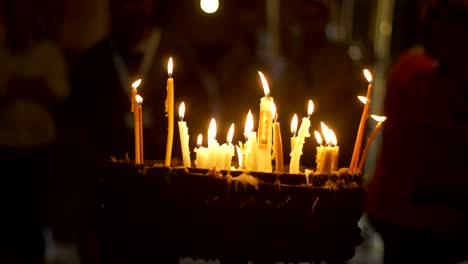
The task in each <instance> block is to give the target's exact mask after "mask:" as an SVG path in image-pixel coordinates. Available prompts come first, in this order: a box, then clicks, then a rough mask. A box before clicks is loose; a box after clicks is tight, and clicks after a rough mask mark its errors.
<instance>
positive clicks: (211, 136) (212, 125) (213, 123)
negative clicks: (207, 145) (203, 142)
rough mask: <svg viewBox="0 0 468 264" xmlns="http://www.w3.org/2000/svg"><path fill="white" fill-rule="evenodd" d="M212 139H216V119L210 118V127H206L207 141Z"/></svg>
mask: <svg viewBox="0 0 468 264" xmlns="http://www.w3.org/2000/svg"><path fill="white" fill-rule="evenodd" d="M212 139H216V120H215V119H214V118H212V119H211V122H210V127H209V128H208V142H209V141H210V140H212Z"/></svg>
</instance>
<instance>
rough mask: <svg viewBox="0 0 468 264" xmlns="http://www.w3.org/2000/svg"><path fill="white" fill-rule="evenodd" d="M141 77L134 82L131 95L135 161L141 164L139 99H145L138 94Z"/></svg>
mask: <svg viewBox="0 0 468 264" xmlns="http://www.w3.org/2000/svg"><path fill="white" fill-rule="evenodd" d="M140 83H141V79H138V80H136V81H135V82H134V83H132V88H133V89H132V96H131V102H132V109H131V111H132V112H133V130H134V136H135V163H136V164H140V163H142V162H143V159H142V143H141V140H142V134H143V133H142V132H141V130H142V127H141V102H140V103H139V102H138V100H140V99H141V101H143V98H141V96H140V95H138V92H137V89H138V86H140Z"/></svg>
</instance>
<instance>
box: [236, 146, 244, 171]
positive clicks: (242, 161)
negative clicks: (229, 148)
mask: <svg viewBox="0 0 468 264" xmlns="http://www.w3.org/2000/svg"><path fill="white" fill-rule="evenodd" d="M236 151H237V161H238V163H239V167H240V168H242V165H243V163H244V160H243V158H244V157H243V155H242V150H241V149H240V148H239V146H236Z"/></svg>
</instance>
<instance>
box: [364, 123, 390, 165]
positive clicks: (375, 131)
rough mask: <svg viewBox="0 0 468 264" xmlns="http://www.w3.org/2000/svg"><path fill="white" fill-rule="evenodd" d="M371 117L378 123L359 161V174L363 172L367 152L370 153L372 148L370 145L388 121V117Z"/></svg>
mask: <svg viewBox="0 0 468 264" xmlns="http://www.w3.org/2000/svg"><path fill="white" fill-rule="evenodd" d="M371 117H372V119H374V120H375V121H377V122H378V123H377V125H376V126H375V128H374V131H372V134H371V135H370V137H369V139H368V140H367V144H366V147H365V148H364V151H363V152H362V156H361V160H360V161H359V167H358V168H357V172H362V169H363V168H364V162H365V161H366V156H367V152H369V147H370V144H371V143H372V139H373V138H374V137H375V135H376V134H377V132H379V129H380V128H381V127H382V124H383V122H385V120H387V117H385V116H377V115H371Z"/></svg>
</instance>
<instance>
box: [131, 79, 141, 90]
mask: <svg viewBox="0 0 468 264" xmlns="http://www.w3.org/2000/svg"><path fill="white" fill-rule="evenodd" d="M140 84H141V79H138V80H136V81H134V82H133V83H132V88H133V89H137V88H138V86H140Z"/></svg>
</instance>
